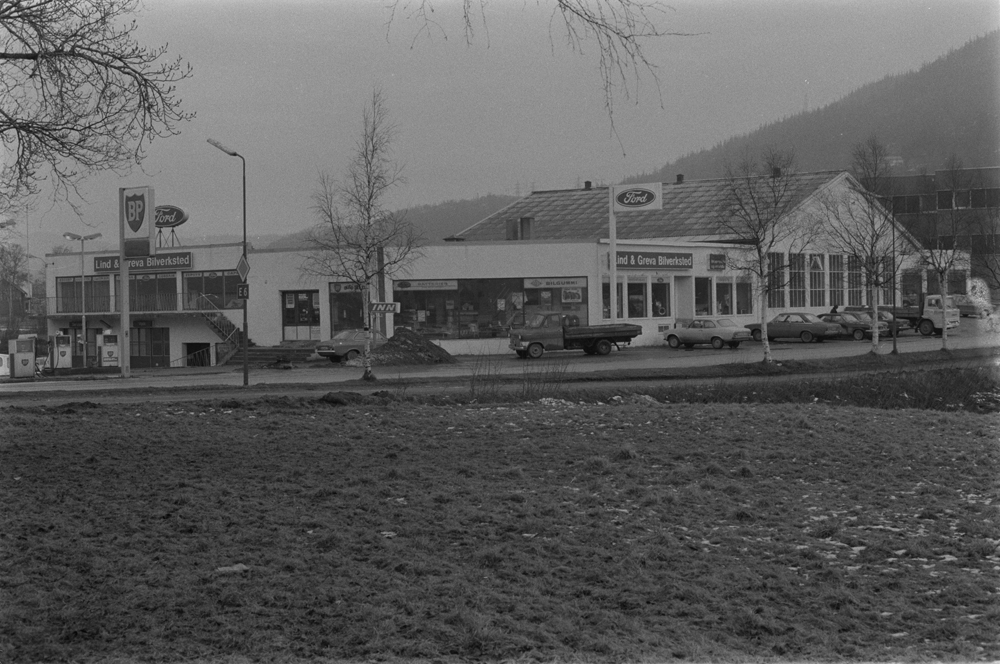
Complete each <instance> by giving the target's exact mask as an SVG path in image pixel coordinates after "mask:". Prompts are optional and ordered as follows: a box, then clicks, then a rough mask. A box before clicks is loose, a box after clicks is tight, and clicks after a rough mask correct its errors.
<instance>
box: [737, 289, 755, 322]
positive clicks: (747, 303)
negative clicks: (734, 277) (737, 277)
mask: <svg viewBox="0 0 1000 664" xmlns="http://www.w3.org/2000/svg"><path fill="white" fill-rule="evenodd" d="M752 313H753V284H751V283H750V282H749V281H745V280H744V281H737V282H736V314H737V315H738V316H747V315H750V314H752Z"/></svg>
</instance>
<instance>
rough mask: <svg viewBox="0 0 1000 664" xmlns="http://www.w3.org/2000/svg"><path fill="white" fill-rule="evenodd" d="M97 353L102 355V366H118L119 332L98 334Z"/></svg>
mask: <svg viewBox="0 0 1000 664" xmlns="http://www.w3.org/2000/svg"><path fill="white" fill-rule="evenodd" d="M97 354H98V356H99V357H100V365H101V366H102V367H117V366H118V335H117V334H107V333H106V334H98V335H97Z"/></svg>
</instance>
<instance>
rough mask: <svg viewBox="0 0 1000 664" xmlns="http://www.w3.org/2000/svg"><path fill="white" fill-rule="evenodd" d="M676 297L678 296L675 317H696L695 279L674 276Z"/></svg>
mask: <svg viewBox="0 0 1000 664" xmlns="http://www.w3.org/2000/svg"><path fill="white" fill-rule="evenodd" d="M674 291H675V294H674V297H676V298H677V313H676V314H675V316H674V317H675V318H678V319H683V318H694V279H693V278H692V277H674Z"/></svg>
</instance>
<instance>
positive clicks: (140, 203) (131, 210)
mask: <svg viewBox="0 0 1000 664" xmlns="http://www.w3.org/2000/svg"><path fill="white" fill-rule="evenodd" d="M145 220H146V197H145V196H143V195H142V194H136V195H135V196H126V197H125V223H126V224H128V227H129V228H131V229H132V232H133V233H138V232H139V229H140V228H142V223H143V222H144V221H145Z"/></svg>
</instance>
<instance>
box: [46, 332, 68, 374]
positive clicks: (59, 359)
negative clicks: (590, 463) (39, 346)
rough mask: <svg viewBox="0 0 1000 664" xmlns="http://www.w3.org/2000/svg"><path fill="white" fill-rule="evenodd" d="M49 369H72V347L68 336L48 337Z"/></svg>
mask: <svg viewBox="0 0 1000 664" xmlns="http://www.w3.org/2000/svg"><path fill="white" fill-rule="evenodd" d="M49 367H51V368H53V369H72V368H73V346H72V345H71V344H70V336H69V335H68V334H56V335H54V336H50V337H49Z"/></svg>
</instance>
